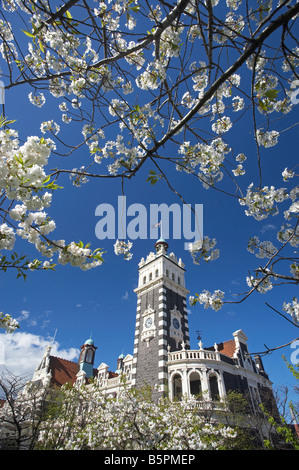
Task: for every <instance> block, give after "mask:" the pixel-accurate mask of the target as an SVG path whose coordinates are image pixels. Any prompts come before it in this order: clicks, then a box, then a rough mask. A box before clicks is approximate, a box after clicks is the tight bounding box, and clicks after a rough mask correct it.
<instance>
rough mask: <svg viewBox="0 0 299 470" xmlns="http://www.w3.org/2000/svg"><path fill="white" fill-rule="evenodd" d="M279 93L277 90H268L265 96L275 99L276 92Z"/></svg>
mask: <svg viewBox="0 0 299 470" xmlns="http://www.w3.org/2000/svg"><path fill="white" fill-rule="evenodd" d="M278 93H279V90H268V91H266V93H265V96H267V98H269V99H270V100H276V98H277V94H278Z"/></svg>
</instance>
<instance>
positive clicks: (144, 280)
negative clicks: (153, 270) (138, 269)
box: [143, 276, 146, 284]
mask: <svg viewBox="0 0 299 470" xmlns="http://www.w3.org/2000/svg"><path fill="white" fill-rule="evenodd" d="M145 283H146V276H144V278H143V284H145Z"/></svg>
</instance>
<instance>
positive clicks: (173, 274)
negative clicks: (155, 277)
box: [172, 273, 174, 281]
mask: <svg viewBox="0 0 299 470" xmlns="http://www.w3.org/2000/svg"><path fill="white" fill-rule="evenodd" d="M172 280H173V281H174V273H172Z"/></svg>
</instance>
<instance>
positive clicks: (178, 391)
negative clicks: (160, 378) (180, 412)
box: [172, 374, 182, 401]
mask: <svg viewBox="0 0 299 470" xmlns="http://www.w3.org/2000/svg"><path fill="white" fill-rule="evenodd" d="M172 384H173V385H172V386H173V398H174V400H178V401H180V400H181V399H182V378H181V376H180V375H179V374H176V375H175V376H174V377H173V382H172Z"/></svg>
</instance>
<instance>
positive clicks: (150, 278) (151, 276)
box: [149, 273, 153, 281]
mask: <svg viewBox="0 0 299 470" xmlns="http://www.w3.org/2000/svg"><path fill="white" fill-rule="evenodd" d="M152 278H153V275H152V273H150V275H149V280H150V281H151V280H152Z"/></svg>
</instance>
